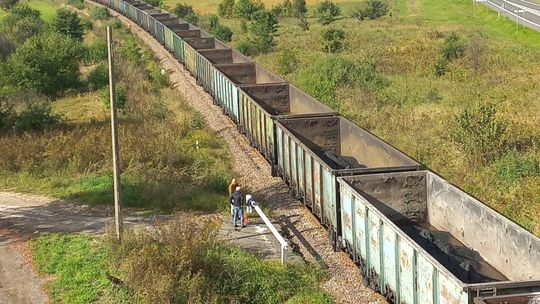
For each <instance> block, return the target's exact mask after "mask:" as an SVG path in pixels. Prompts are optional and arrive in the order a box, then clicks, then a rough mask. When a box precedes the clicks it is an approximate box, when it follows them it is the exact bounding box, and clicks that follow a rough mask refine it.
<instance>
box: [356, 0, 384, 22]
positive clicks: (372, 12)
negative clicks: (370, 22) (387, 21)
mask: <svg viewBox="0 0 540 304" xmlns="http://www.w3.org/2000/svg"><path fill="white" fill-rule="evenodd" d="M387 13H388V4H386V3H385V2H383V1H381V0H367V1H366V2H364V3H362V5H360V7H358V8H357V9H356V10H355V11H354V12H353V17H356V18H357V19H358V20H364V19H377V18H380V17H382V16H384V15H386V14H387Z"/></svg>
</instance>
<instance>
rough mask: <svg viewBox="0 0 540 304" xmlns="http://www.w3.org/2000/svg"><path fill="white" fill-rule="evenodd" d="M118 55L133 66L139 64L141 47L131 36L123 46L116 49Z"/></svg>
mask: <svg viewBox="0 0 540 304" xmlns="http://www.w3.org/2000/svg"><path fill="white" fill-rule="evenodd" d="M118 53H120V54H122V55H123V56H124V57H125V58H126V59H127V60H128V61H130V62H131V63H133V64H139V63H140V62H141V47H140V46H139V44H138V43H137V40H136V39H135V38H134V37H132V36H130V37H129V38H128V39H126V41H125V43H124V45H122V46H121V47H120V48H119V49H118Z"/></svg>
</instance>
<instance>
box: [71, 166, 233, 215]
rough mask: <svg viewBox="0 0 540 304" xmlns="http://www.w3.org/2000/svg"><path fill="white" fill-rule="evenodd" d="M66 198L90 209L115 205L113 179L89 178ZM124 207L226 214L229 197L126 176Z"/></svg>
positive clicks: (191, 187) (106, 176) (204, 190)
mask: <svg viewBox="0 0 540 304" xmlns="http://www.w3.org/2000/svg"><path fill="white" fill-rule="evenodd" d="M77 184H78V185H77V186H76V187H74V188H75V189H73V191H70V194H69V195H67V196H66V198H67V199H74V200H76V201H79V202H82V203H85V204H89V205H112V204H113V202H114V196H113V178H112V175H101V176H93V177H85V178H82V179H81V180H79V181H78V183H77ZM121 200H122V206H125V207H133V208H142V209H148V210H154V211H165V212H172V211H182V210H189V211H201V212H219V211H223V210H225V209H226V208H225V207H227V206H228V205H227V197H226V195H225V193H217V192H216V191H212V190H209V189H206V187H204V186H193V185H190V184H182V183H170V182H169V183H168V182H159V181H151V180H144V179H142V178H137V177H133V176H122V181H121Z"/></svg>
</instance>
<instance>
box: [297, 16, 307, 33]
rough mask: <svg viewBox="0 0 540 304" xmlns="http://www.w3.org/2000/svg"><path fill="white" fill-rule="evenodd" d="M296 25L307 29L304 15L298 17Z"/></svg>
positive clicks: (304, 29)
mask: <svg viewBox="0 0 540 304" xmlns="http://www.w3.org/2000/svg"><path fill="white" fill-rule="evenodd" d="M298 26H300V28H301V29H302V30H303V31H309V22H308V21H307V19H306V17H304V16H302V17H300V19H299V20H298Z"/></svg>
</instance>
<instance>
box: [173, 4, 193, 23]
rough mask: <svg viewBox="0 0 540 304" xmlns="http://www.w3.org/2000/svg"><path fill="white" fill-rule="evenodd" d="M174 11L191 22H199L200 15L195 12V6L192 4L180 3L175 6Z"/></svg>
mask: <svg viewBox="0 0 540 304" xmlns="http://www.w3.org/2000/svg"><path fill="white" fill-rule="evenodd" d="M173 13H174V14H175V15H176V16H178V17H179V18H180V19H183V20H184V21H186V22H189V23H191V24H197V23H198V22H199V15H197V13H195V11H194V10H193V6H191V5H188V4H185V3H184V4H181V3H178V4H176V7H175V8H174V10H173Z"/></svg>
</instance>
